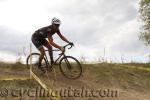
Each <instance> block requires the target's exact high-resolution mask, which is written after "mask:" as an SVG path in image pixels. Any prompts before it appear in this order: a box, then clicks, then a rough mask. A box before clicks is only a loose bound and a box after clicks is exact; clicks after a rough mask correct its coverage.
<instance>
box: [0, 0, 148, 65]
mask: <svg viewBox="0 0 150 100" xmlns="http://www.w3.org/2000/svg"><path fill="white" fill-rule="evenodd" d="M0 12H1V13H0V14H1V15H0V35H1V36H0V60H5V61H7V60H8V61H11V60H15V59H16V57H17V55H18V54H21V55H23V48H25V50H24V51H25V52H27V53H29V44H30V43H31V35H32V34H33V33H34V31H35V30H37V29H38V28H41V27H44V26H47V25H49V24H51V19H52V18H53V17H57V18H59V19H60V20H61V21H62V25H61V26H60V30H61V33H62V34H63V35H64V36H66V37H67V38H68V39H69V40H70V41H72V42H74V44H75V47H74V48H73V49H72V50H69V52H68V54H70V55H73V56H75V57H77V58H80V57H81V56H84V57H85V58H86V60H87V61H97V59H98V58H100V57H104V50H105V58H106V59H107V60H110V59H111V60H112V61H114V62H120V61H121V56H123V58H124V60H125V61H131V60H134V61H137V62H146V61H148V56H147V55H148V54H149V52H150V50H149V48H148V47H146V46H145V45H144V44H143V42H142V41H139V39H138V36H139V28H140V23H139V21H138V0H68V1H66V0H0ZM54 38H55V39H54V41H55V42H56V43H58V44H60V45H64V44H65V43H64V42H62V41H61V40H60V39H59V38H58V36H57V35H54ZM32 48H33V51H36V52H38V51H37V50H36V48H35V47H34V46H33V45H32ZM8 58H9V59H8Z"/></svg>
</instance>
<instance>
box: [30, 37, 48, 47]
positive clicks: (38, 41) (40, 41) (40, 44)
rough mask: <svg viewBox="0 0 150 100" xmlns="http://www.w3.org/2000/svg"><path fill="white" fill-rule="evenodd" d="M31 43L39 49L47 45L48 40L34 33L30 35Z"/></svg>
mask: <svg viewBox="0 0 150 100" xmlns="http://www.w3.org/2000/svg"><path fill="white" fill-rule="evenodd" d="M31 40H32V43H33V44H34V45H35V47H36V48H37V49H40V48H41V47H43V45H44V46H46V45H48V44H49V43H48V41H47V40H46V39H45V38H38V37H36V36H34V35H32V39H31Z"/></svg>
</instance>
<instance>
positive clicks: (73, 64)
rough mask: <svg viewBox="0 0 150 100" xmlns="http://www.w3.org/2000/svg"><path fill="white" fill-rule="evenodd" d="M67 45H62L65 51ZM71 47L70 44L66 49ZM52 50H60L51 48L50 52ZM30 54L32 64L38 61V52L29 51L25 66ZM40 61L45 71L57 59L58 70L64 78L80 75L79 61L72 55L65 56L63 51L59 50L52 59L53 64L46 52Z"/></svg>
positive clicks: (75, 77)
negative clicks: (54, 58)
mask: <svg viewBox="0 0 150 100" xmlns="http://www.w3.org/2000/svg"><path fill="white" fill-rule="evenodd" d="M69 45H70V44H67V45H65V46H63V47H64V49H65V51H66V47H67V46H69ZM71 48H72V45H70V47H69V48H68V49H71ZM45 51H48V50H45ZM54 51H60V50H58V49H56V50H52V52H54ZM31 56H32V62H31V63H32V65H37V62H38V60H37V59H38V58H39V56H40V54H39V53H31V55H29V56H28V57H27V60H26V63H27V66H29V64H30V59H31ZM34 56H37V57H35V58H34ZM42 61H44V62H42V67H41V68H42V70H43V69H44V70H45V71H48V70H49V68H50V70H53V68H54V67H53V66H54V64H56V63H57V61H59V63H58V65H59V69H60V72H61V73H62V74H63V75H64V76H65V77H66V78H69V79H77V78H79V77H80V76H81V75H82V66H81V64H80V62H79V61H78V60H77V59H76V58H74V57H72V56H66V55H65V52H61V53H60V54H59V57H58V58H57V59H56V60H55V61H54V63H53V64H50V63H49V61H48V58H47V56H46V53H45V55H44V59H43V60H42ZM75 69H77V70H75Z"/></svg>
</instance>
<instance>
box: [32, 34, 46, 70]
mask: <svg viewBox="0 0 150 100" xmlns="http://www.w3.org/2000/svg"><path fill="white" fill-rule="evenodd" d="M32 43H33V44H34V45H35V47H36V48H37V49H38V50H39V51H40V57H39V62H38V67H39V68H40V66H41V62H42V60H43V58H44V55H45V50H44V48H43V46H42V43H41V41H40V40H39V39H37V38H36V37H33V36H32Z"/></svg>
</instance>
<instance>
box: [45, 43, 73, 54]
mask: <svg viewBox="0 0 150 100" xmlns="http://www.w3.org/2000/svg"><path fill="white" fill-rule="evenodd" d="M67 46H70V47H68V49H71V48H72V47H73V45H70V44H69V43H68V44H66V45H65V46H63V48H64V49H66V47H67ZM45 51H49V50H45ZM52 51H60V50H59V49H56V50H52ZM61 54H62V53H61ZM59 55H60V54H59Z"/></svg>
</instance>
